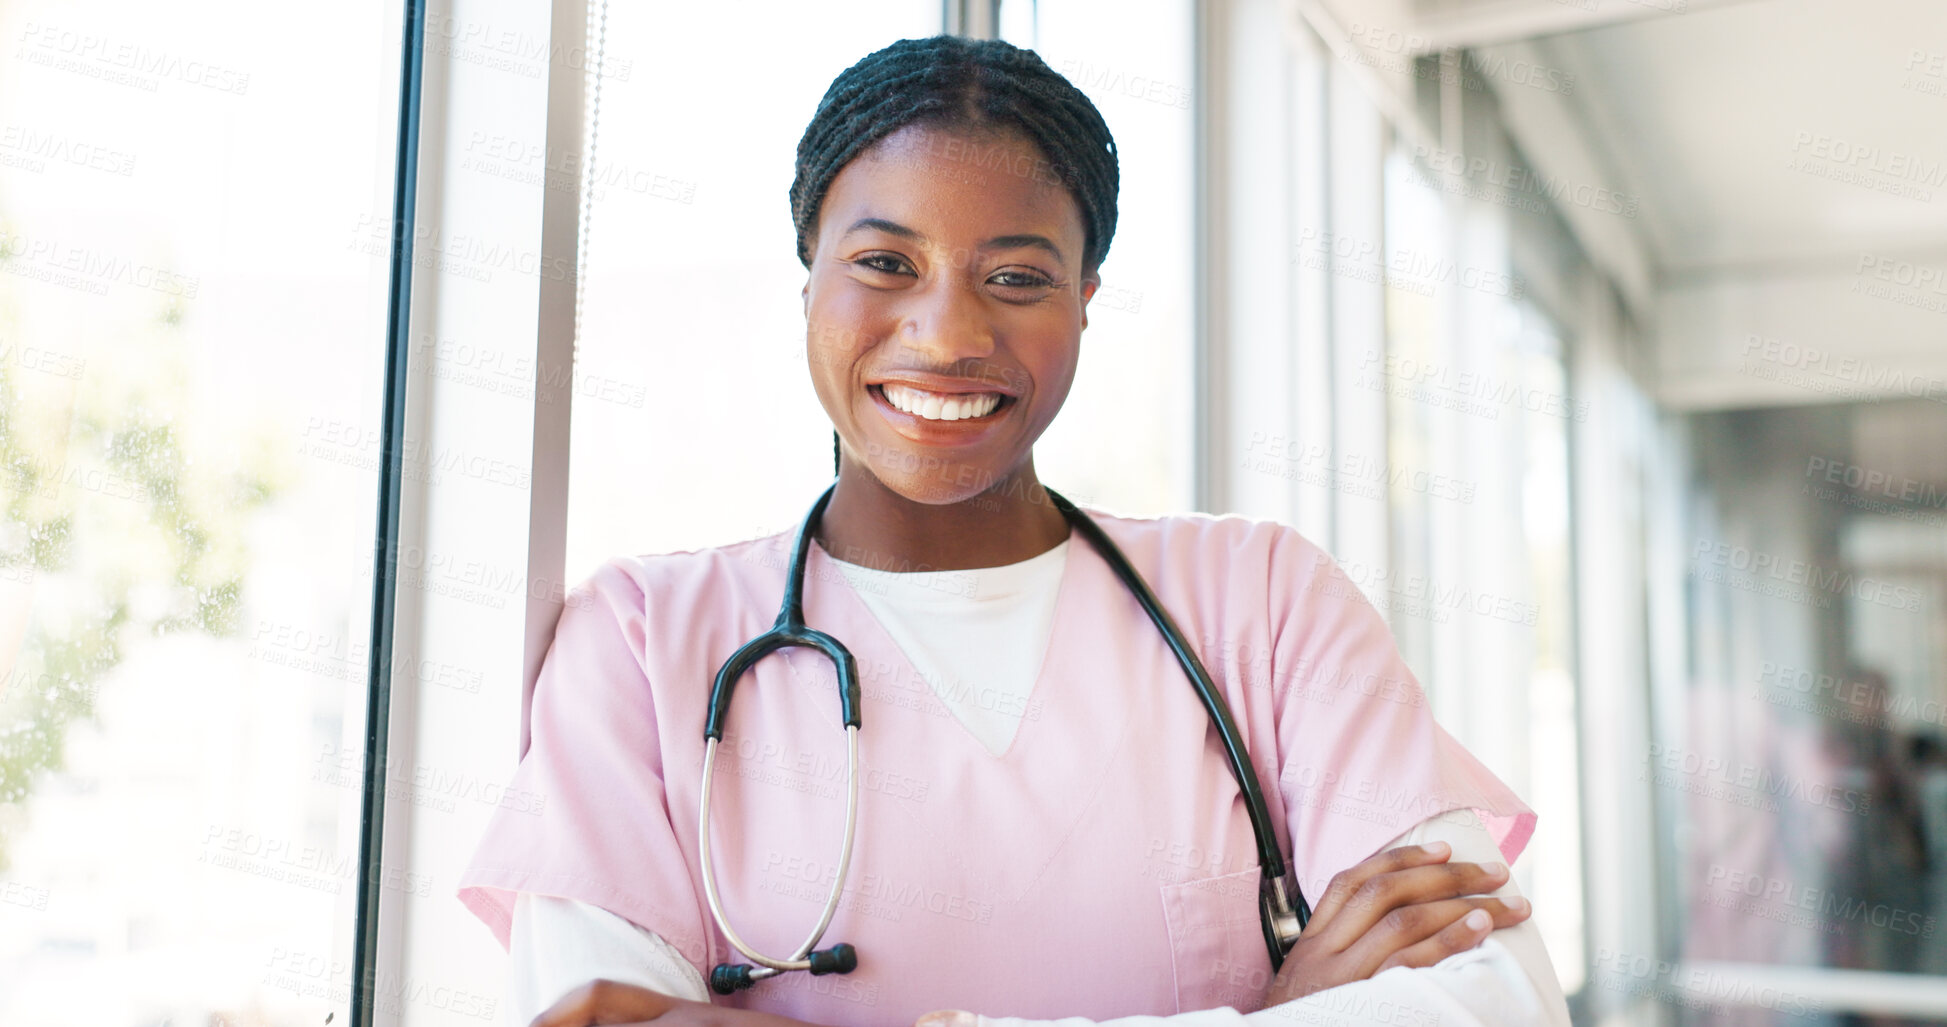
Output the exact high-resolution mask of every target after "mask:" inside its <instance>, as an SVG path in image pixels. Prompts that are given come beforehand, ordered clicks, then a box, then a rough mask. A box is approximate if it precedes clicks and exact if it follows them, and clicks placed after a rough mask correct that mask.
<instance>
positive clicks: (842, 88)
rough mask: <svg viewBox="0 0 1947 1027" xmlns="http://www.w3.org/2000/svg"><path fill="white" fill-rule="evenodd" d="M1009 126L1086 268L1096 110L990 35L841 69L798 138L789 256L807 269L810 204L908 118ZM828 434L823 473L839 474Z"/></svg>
mask: <svg viewBox="0 0 1947 1027" xmlns="http://www.w3.org/2000/svg"><path fill="white" fill-rule="evenodd" d="M921 123H924V124H930V125H940V126H943V127H948V128H967V129H1009V130H1013V131H1016V132H1019V133H1020V134H1021V135H1023V136H1026V137H1027V139H1028V140H1029V141H1030V142H1032V143H1033V144H1034V146H1035V148H1036V149H1038V150H1040V151H1041V154H1042V156H1043V157H1045V158H1046V161H1047V163H1046V164H1045V165H1037V166H1035V167H1034V168H1031V169H1029V172H1028V173H1030V174H1034V175H1036V176H1037V177H1042V178H1043V180H1049V179H1052V180H1053V181H1058V182H1060V183H1061V184H1062V185H1064V186H1066V187H1067V188H1068V192H1069V194H1070V195H1072V196H1073V197H1074V198H1075V204H1076V206H1078V207H1080V208H1081V212H1082V230H1083V233H1084V244H1083V247H1082V268H1083V270H1085V271H1093V270H1095V269H1096V268H1099V267H1100V266H1101V265H1102V260H1103V258H1105V257H1107V256H1108V253H1109V242H1110V240H1112V239H1114V238H1115V223H1116V193H1117V191H1118V190H1119V189H1120V188H1121V183H1122V177H1121V171H1120V169H1119V167H1118V165H1117V163H1116V150H1115V139H1114V137H1113V136H1111V135H1110V134H1109V126H1108V124H1107V123H1106V122H1104V121H1103V120H1102V113H1101V112H1100V111H1098V110H1096V109H1095V105H1094V104H1093V103H1090V102H1089V99H1088V97H1087V96H1086V95H1084V94H1083V93H1082V91H1081V90H1080V89H1077V88H1075V84H1074V83H1072V82H1070V81H1068V79H1066V78H1064V77H1062V76H1061V75H1060V74H1057V73H1056V72H1055V70H1054V69H1052V68H1050V67H1048V65H1047V63H1046V62H1044V61H1043V60H1042V59H1041V57H1040V55H1038V54H1036V53H1035V52H1034V51H1032V50H1023V49H1021V48H1020V47H1017V46H1015V45H1013V44H1012V43H1008V42H1004V41H1002V40H998V39H967V38H965V37H962V36H930V37H928V38H925V39H902V40H900V41H898V42H896V43H893V44H892V45H890V46H887V47H884V48H883V49H880V50H877V51H874V52H873V53H870V54H867V55H866V56H865V57H864V58H862V59H860V60H859V62H858V63H856V64H854V65H852V66H851V67H849V68H846V69H845V70H844V71H842V72H840V73H839V75H838V77H837V78H835V79H833V80H832V84H831V85H830V87H828V88H827V89H826V90H825V96H824V98H823V99H821V100H819V101H818V110H817V112H816V113H814V114H813V115H812V116H811V123H810V124H809V125H806V126H805V130H804V136H803V137H802V138H800V139H799V140H798V163H797V173H796V175H795V176H794V177H793V178H792V180H791V220H792V223H793V224H795V225H796V226H797V230H798V262H799V263H801V264H803V265H804V266H805V267H807V268H809V267H810V266H811V240H812V237H813V236H815V235H817V233H818V210H819V207H820V206H822V205H823V203H824V200H825V191H826V190H827V189H829V188H830V187H831V184H832V179H834V178H836V177H838V173H839V171H840V170H842V169H843V168H844V167H845V165H846V164H849V163H850V162H851V161H852V159H853V158H854V157H857V156H858V155H859V154H861V153H863V152H865V150H867V149H868V148H870V147H871V146H872V145H873V144H875V143H877V142H878V141H879V140H881V139H884V138H885V137H886V136H889V135H891V134H892V133H894V132H896V131H898V130H899V129H901V128H904V127H906V126H907V125H912V124H921ZM838 466H839V441H838V433H837V432H835V431H834V432H833V433H832V473H833V474H837V473H838Z"/></svg>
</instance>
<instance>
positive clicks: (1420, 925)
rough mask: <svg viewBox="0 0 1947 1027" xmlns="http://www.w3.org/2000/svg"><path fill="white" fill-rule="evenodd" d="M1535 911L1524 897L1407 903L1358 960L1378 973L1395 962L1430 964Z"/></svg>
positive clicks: (1364, 946) (1371, 937)
mask: <svg viewBox="0 0 1947 1027" xmlns="http://www.w3.org/2000/svg"><path fill="white" fill-rule="evenodd" d="M1532 913H1533V907H1531V906H1529V904H1528V901H1527V900H1526V899H1522V898H1512V899H1508V900H1505V901H1503V900H1501V899H1490V898H1467V899H1448V900H1445V901H1443V902H1428V903H1423V904H1420V905H1417V906H1406V907H1403V908H1401V909H1397V910H1394V911H1393V912H1392V913H1390V914H1388V915H1387V917H1386V920H1385V921H1384V922H1383V923H1382V924H1381V926H1380V928H1379V929H1377V930H1374V931H1372V932H1371V933H1369V934H1367V935H1366V937H1365V939H1364V940H1363V941H1361V943H1360V946H1359V947H1360V948H1361V949H1362V950H1364V951H1361V952H1360V953H1359V956H1360V957H1361V959H1360V962H1361V963H1363V964H1364V965H1367V966H1372V967H1373V970H1372V973H1375V974H1377V973H1384V972H1385V971H1387V970H1390V969H1392V968H1393V967H1396V966H1406V967H1421V966H1432V965H1433V964H1435V963H1438V962H1439V961H1441V960H1443V959H1445V958H1447V957H1448V956H1451V955H1453V954H1454V953H1456V952H1465V951H1467V950H1468V949H1471V948H1473V947H1474V946H1476V945H1479V944H1480V943H1481V942H1482V940H1484V939H1485V938H1486V937H1487V936H1488V935H1489V934H1492V933H1493V932H1494V931H1496V930H1499V929H1500V928H1503V927H1513V926H1515V925H1516V924H1518V923H1520V922H1522V921H1523V920H1526V919H1528V917H1529V916H1530V915H1531V914H1532Z"/></svg>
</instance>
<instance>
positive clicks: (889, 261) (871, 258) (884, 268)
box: [852, 253, 907, 275]
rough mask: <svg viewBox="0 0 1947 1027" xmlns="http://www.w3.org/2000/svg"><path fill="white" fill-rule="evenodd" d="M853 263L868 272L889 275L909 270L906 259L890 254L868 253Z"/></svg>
mask: <svg viewBox="0 0 1947 1027" xmlns="http://www.w3.org/2000/svg"><path fill="white" fill-rule="evenodd" d="M852 263H854V264H857V265H858V266H860V267H862V268H865V269H866V270H868V271H877V272H879V273H880V274H887V275H896V274H900V273H902V272H903V271H905V270H906V269H907V264H906V261H905V259H904V258H902V257H897V256H894V255H893V254H890V253H868V254H866V255H865V256H863V257H858V258H856V259H854V260H853V261H852Z"/></svg>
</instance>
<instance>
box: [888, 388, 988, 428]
mask: <svg viewBox="0 0 1947 1027" xmlns="http://www.w3.org/2000/svg"><path fill="white" fill-rule="evenodd" d="M880 391H881V392H883V393H885V397H886V402H888V403H890V404H892V406H893V409H895V410H903V411H905V412H906V413H909V414H912V415H913V416H915V417H923V418H925V419H927V420H929V421H958V420H961V419H963V418H968V417H985V416H987V415H988V414H991V413H993V412H994V408H995V407H998V406H1000V405H1001V394H1000V393H998V392H974V393H963V394H949V393H941V392H925V391H922V390H920V389H913V388H908V387H906V386H904V385H895V384H893V383H891V382H887V383H886V384H884V385H883V386H881V387H880Z"/></svg>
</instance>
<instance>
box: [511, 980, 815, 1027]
mask: <svg viewBox="0 0 1947 1027" xmlns="http://www.w3.org/2000/svg"><path fill="white" fill-rule="evenodd" d="M652 1022H653V1023H654V1024H655V1027H815V1025H813V1024H807V1023H805V1022H804V1021H803V1020H793V1019H791V1018H790V1017H788V1016H776V1015H773V1014H771V1013H753V1012H749V1011H747V1010H742V1009H726V1008H723V1007H721V1006H713V1005H711V1004H710V1003H708V1002H691V1001H689V1000H687V999H680V998H671V997H669V996H668V995H664V994H662V993H661V992H657V991H651V990H649V989H648V988H639V987H637V986H635V985H633V984H620V983H617V982H615V981H589V982H588V983H587V984H584V985H582V986H581V987H579V988H576V989H575V990H573V991H571V992H569V993H567V994H566V995H563V996H561V1001H559V1002H556V1003H555V1004H554V1005H551V1006H549V1007H548V1008H547V1010H546V1011H544V1012H543V1013H542V1014H541V1015H540V1016H537V1017H535V1018H534V1022H533V1023H531V1024H529V1025H528V1027H593V1025H596V1024H623V1025H634V1027H641V1025H643V1024H647V1023H652Z"/></svg>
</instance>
